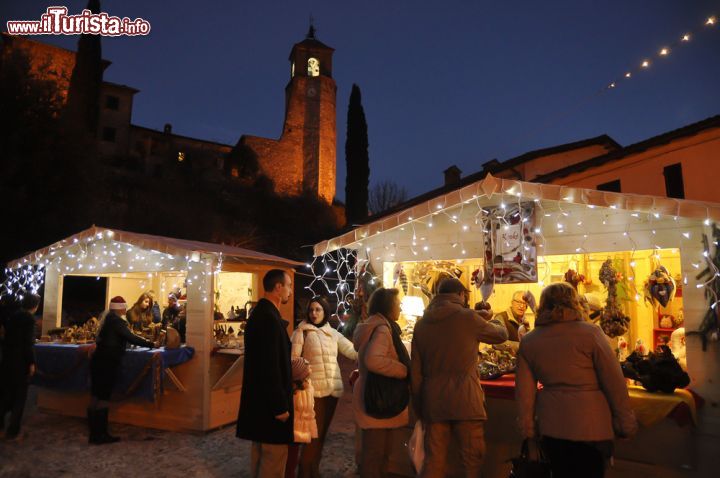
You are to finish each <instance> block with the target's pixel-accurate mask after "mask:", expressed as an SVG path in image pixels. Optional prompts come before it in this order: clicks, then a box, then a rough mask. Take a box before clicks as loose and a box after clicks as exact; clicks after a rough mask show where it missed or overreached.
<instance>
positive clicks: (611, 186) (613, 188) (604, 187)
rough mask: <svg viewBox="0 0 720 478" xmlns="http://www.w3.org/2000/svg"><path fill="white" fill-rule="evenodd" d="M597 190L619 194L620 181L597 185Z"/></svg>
mask: <svg viewBox="0 0 720 478" xmlns="http://www.w3.org/2000/svg"><path fill="white" fill-rule="evenodd" d="M597 190H598V191H609V192H613V193H619V192H620V180H619V179H616V180H615V181H609V182H607V183H603V184H598V186H597Z"/></svg>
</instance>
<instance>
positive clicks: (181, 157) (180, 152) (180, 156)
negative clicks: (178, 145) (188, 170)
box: [178, 151, 185, 163]
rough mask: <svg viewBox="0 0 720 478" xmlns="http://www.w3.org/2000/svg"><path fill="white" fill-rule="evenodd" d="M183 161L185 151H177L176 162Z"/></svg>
mask: <svg viewBox="0 0 720 478" xmlns="http://www.w3.org/2000/svg"><path fill="white" fill-rule="evenodd" d="M183 161H185V153H183V152H182V151H178V163H182V162H183Z"/></svg>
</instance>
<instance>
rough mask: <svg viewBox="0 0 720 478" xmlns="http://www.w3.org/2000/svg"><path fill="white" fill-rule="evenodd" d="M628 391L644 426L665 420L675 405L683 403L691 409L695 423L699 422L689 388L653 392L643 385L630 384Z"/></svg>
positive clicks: (637, 415) (636, 413)
mask: <svg viewBox="0 0 720 478" xmlns="http://www.w3.org/2000/svg"><path fill="white" fill-rule="evenodd" d="M628 392H629V394H630V405H631V406H632V408H633V410H635V416H636V417H637V419H638V422H640V424H641V425H642V426H644V427H649V426H652V425H654V424H656V423H658V422H659V421H661V420H663V419H664V418H666V417H667V416H668V415H669V414H670V412H672V411H673V410H674V409H675V407H677V406H678V405H680V404H683V403H684V404H685V405H687V406H688V408H689V409H690V415H691V416H692V420H693V424H697V408H696V407H695V399H694V398H693V396H692V394H691V393H690V392H688V391H687V390H682V389H677V390H675V392H673V393H651V392H648V391H647V390H645V389H644V388H642V387H638V386H635V385H630V386H628Z"/></svg>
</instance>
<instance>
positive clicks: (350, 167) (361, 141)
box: [345, 84, 370, 224]
mask: <svg viewBox="0 0 720 478" xmlns="http://www.w3.org/2000/svg"><path fill="white" fill-rule="evenodd" d="M345 163H346V165H347V173H346V176H345V220H346V221H347V223H348V224H353V223H356V222H358V221H362V220H364V219H365V218H367V215H368V185H369V183H370V158H369V155H368V134H367V121H365V111H364V110H363V107H362V101H361V97H360V88H359V87H358V86H357V85H356V84H353V86H352V92H351V93H350V104H349V105H348V118H347V137H346V139H345Z"/></svg>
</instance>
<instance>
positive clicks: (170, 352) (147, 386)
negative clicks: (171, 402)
mask: <svg viewBox="0 0 720 478" xmlns="http://www.w3.org/2000/svg"><path fill="white" fill-rule="evenodd" d="M94 350H95V345H94V344H88V345H73V344H48V343H37V344H35V362H36V367H37V373H36V374H35V377H34V378H33V384H34V385H37V386H39V387H46V388H52V389H57V390H72V391H85V390H89V389H90V367H89V365H90V356H91V354H92V352H93V351H94ZM194 353H195V349H193V348H192V347H187V346H183V347H180V348H177V349H167V350H166V349H165V348H159V349H147V348H132V349H129V350H127V352H126V353H125V355H124V356H123V361H122V365H121V367H120V374H119V376H118V380H117V383H116V385H115V389H114V392H113V399H124V398H129V397H142V398H145V399H147V400H149V401H151V402H154V401H156V400H157V399H159V397H160V395H161V394H162V391H163V372H164V371H165V369H166V368H168V367H174V366H176V365H179V364H181V363H183V362H187V361H188V360H190V359H191V358H192V356H193V354H194Z"/></svg>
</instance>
